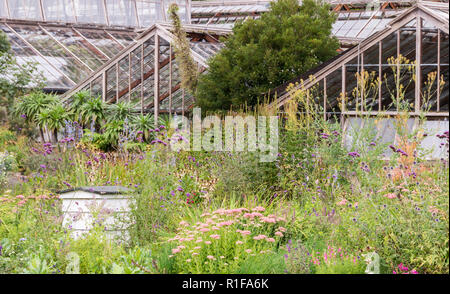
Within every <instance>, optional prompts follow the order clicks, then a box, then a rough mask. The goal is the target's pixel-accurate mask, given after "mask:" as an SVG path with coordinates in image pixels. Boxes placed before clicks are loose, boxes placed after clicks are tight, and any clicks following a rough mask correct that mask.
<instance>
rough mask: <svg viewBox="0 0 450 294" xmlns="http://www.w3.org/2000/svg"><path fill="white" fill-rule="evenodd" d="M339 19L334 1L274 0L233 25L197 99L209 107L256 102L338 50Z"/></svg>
mask: <svg viewBox="0 0 450 294" xmlns="http://www.w3.org/2000/svg"><path fill="white" fill-rule="evenodd" d="M335 20H336V16H335V14H334V13H333V12H332V11H331V10H330V6H329V5H328V4H325V3H323V2H320V1H318V0H304V1H303V4H302V5H299V4H298V1H297V0H278V1H276V2H272V3H271V6H270V10H269V11H268V12H266V13H265V14H263V15H262V16H261V18H260V19H257V20H247V21H244V22H242V23H239V24H237V25H236V26H235V27H234V28H233V34H232V35H231V36H229V37H228V39H226V41H225V47H224V48H223V49H222V50H221V51H220V52H219V54H217V55H216V56H215V57H213V58H212V59H211V60H210V62H209V71H208V73H206V74H204V75H202V76H201V77H200V79H199V82H198V86H197V92H196V98H197V105H198V106H200V107H202V110H206V111H208V110H209V111H212V110H228V109H230V108H239V107H241V106H243V105H247V106H253V105H256V104H257V103H258V101H261V100H263V99H261V97H263V95H264V94H267V93H268V91H269V90H270V89H273V88H275V87H277V86H280V85H282V84H283V83H286V82H288V81H289V80H291V79H293V78H295V77H297V76H299V75H301V74H302V73H305V72H306V71H308V70H309V69H311V68H313V67H315V66H317V65H318V64H320V63H321V62H323V61H326V60H328V59H329V58H331V57H333V56H334V55H336V54H337V53H336V52H337V51H336V50H337V49H338V48H339V42H338V40H337V39H336V38H335V37H333V36H332V35H331V29H332V25H333V23H334V21H335Z"/></svg>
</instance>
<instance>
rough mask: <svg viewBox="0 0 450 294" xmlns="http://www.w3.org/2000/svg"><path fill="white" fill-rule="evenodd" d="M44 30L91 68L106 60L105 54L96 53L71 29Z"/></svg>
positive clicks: (95, 67) (100, 64)
mask: <svg viewBox="0 0 450 294" xmlns="http://www.w3.org/2000/svg"><path fill="white" fill-rule="evenodd" d="M46 30H47V31H48V32H49V33H50V34H51V35H52V36H53V37H54V38H55V39H57V40H58V41H59V42H61V43H62V44H63V45H64V46H66V48H67V49H68V50H70V52H72V53H73V54H74V55H75V56H77V57H78V58H80V60H82V61H83V62H84V63H85V64H86V65H88V66H89V67H90V68H91V69H92V70H96V69H97V68H99V67H100V66H102V65H103V64H104V63H105V62H106V61H108V59H107V58H106V57H105V56H103V55H101V54H100V55H99V54H97V52H95V50H94V48H92V46H90V44H89V43H88V42H86V40H84V39H83V38H82V37H80V36H79V35H77V34H76V33H75V32H74V31H73V30H71V29H62V28H51V27H48V28H46Z"/></svg>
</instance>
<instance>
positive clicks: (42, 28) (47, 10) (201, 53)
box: [0, 0, 448, 113]
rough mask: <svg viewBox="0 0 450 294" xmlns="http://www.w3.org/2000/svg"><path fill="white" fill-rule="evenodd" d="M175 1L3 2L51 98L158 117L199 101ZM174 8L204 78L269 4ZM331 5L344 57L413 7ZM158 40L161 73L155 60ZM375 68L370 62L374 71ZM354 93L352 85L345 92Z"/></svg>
mask: <svg viewBox="0 0 450 294" xmlns="http://www.w3.org/2000/svg"><path fill="white" fill-rule="evenodd" d="M173 2H174V1H169V0H161V1H140V0H114V1H110V0H97V1H82V0H64V1H56V0H53V1H49V0H46V1H33V0H29V1H10V0H1V1H0V17H1V18H2V20H1V22H0V28H1V29H2V31H3V32H5V33H6V34H7V36H8V37H9V39H10V41H11V45H12V50H13V52H14V53H15V55H16V56H17V59H18V62H19V63H22V64H26V63H27V62H34V63H36V64H37V66H38V68H39V70H40V71H42V72H43V73H44V76H45V77H46V85H45V89H46V90H47V91H51V92H57V93H61V94H62V93H65V94H64V95H63V97H68V96H70V95H71V94H73V93H75V92H77V91H80V90H83V89H85V90H89V91H90V92H91V93H92V95H100V96H101V97H102V98H103V99H104V101H106V102H108V103H111V102H116V101H120V100H123V99H125V100H127V101H131V102H133V103H135V105H136V109H137V110H139V112H141V113H144V112H155V108H154V107H153V105H155V103H156V104H158V105H159V112H170V113H173V112H177V113H184V112H185V111H188V110H189V108H190V107H191V106H192V105H193V101H194V100H193V97H191V95H189V94H187V93H185V91H183V90H182V89H181V88H180V85H179V82H180V80H179V77H178V74H177V64H176V61H175V59H174V56H173V55H172V54H173V52H172V49H171V43H172V38H173V36H171V26H170V24H168V16H167V7H168V5H169V4H170V3H173ZM175 2H176V3H177V4H178V5H179V7H180V11H181V13H180V18H181V19H182V21H183V22H184V23H185V24H186V27H185V29H186V30H187V32H188V33H189V36H190V39H191V47H192V51H191V53H192V56H193V58H194V59H195V61H196V62H197V63H198V66H199V69H200V70H201V71H204V70H206V69H207V60H208V58H209V57H211V56H213V55H214V54H215V53H217V52H218V51H219V50H220V48H221V46H222V45H221V41H220V37H226V35H228V34H230V33H231V29H232V27H233V25H234V24H235V23H236V22H239V21H244V20H245V19H248V18H252V19H256V18H258V17H259V16H260V15H261V14H262V13H264V12H265V11H267V10H268V7H269V3H270V1H253V0H248V1H201V2H197V1H194V2H192V3H191V1H190V0H186V1H183V0H179V1H175ZM330 3H331V4H332V6H331V7H332V9H333V10H334V11H336V12H337V13H338V19H337V21H336V22H335V23H334V25H333V30H332V32H333V34H334V35H335V36H336V37H337V38H338V39H339V41H340V44H341V49H340V51H341V52H343V51H345V50H347V49H348V48H350V47H353V46H355V44H360V43H361V42H362V41H364V40H366V39H367V38H369V37H370V36H372V35H374V34H375V33H377V32H380V31H384V29H385V28H386V27H387V26H388V25H389V24H390V23H391V22H392V21H394V20H395V19H398V18H399V17H400V16H401V15H403V14H404V13H405V12H407V9H408V7H411V5H412V1H389V2H382V3H378V4H377V5H373V6H370V7H369V9H367V3H369V2H368V1H362V0H348V1H330ZM124 12H126V13H127V14H123V13H124ZM442 38H445V37H444V34H442ZM156 39H158V40H157V42H158V43H156V46H159V52H158V51H156V54H157V55H159V66H156V63H155V61H154V60H155V59H154V55H155V53H154V47H155V40H156ZM408 40H409V39H408ZM44 44H45V46H44ZM446 44H447V45H446ZM359 46H360V45H359ZM389 46H390V45H389ZM445 46H448V43H445V40H444V42H443V43H442V46H441V47H445ZM372 50H373V49H372ZM386 54H389V53H386V52H385V55H386ZM142 56H144V58H142ZM169 56H172V57H171V58H169ZM366 59H367V57H366ZM442 60H444V58H442ZM356 63H357V62H355V63H353V64H356ZM375 63H376V62H373V63H372V62H371V64H372V65H371V66H372V68H373V66H374V65H373V64H375ZM433 64H437V63H436V62H435V63H433ZM442 66H444V67H443V68H442V69H445V65H442ZM321 67H324V65H322V66H321ZM354 68H358V65H354ZM442 72H444V71H442ZM329 83H330V81H329ZM155 85H156V86H155ZM352 86H353V85H352V84H351V83H348V84H347V86H346V87H348V88H351V87H352ZM335 88H336V87H333V88H331V89H329V91H331V92H329V93H328V97H333V95H335V93H332V91H334V90H336V89H335ZM380 95H382V94H381V92H380ZM440 96H442V95H440ZM155 97H158V98H155ZM443 97H445V96H443ZM444 100H445V99H444ZM330 105H332V103H329V107H334V106H330ZM349 110H350V108H349Z"/></svg>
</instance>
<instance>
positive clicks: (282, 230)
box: [278, 227, 286, 233]
mask: <svg viewBox="0 0 450 294" xmlns="http://www.w3.org/2000/svg"><path fill="white" fill-rule="evenodd" d="M278 231H280V232H283V233H284V232H286V228H283V227H279V228H278Z"/></svg>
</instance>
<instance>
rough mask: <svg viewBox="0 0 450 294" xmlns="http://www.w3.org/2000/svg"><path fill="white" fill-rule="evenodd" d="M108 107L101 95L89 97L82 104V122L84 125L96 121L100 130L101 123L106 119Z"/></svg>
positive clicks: (95, 123)
mask: <svg viewBox="0 0 450 294" xmlns="http://www.w3.org/2000/svg"><path fill="white" fill-rule="evenodd" d="M106 109H107V105H106V103H105V102H103V101H102V99H101V98H100V97H97V98H91V99H89V100H88V101H86V102H85V103H84V104H83V105H82V106H81V110H80V116H81V120H82V123H83V124H84V125H87V124H89V123H94V127H95V129H96V130H99V129H100V125H101V123H102V122H103V120H104V119H105V113H106Z"/></svg>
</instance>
